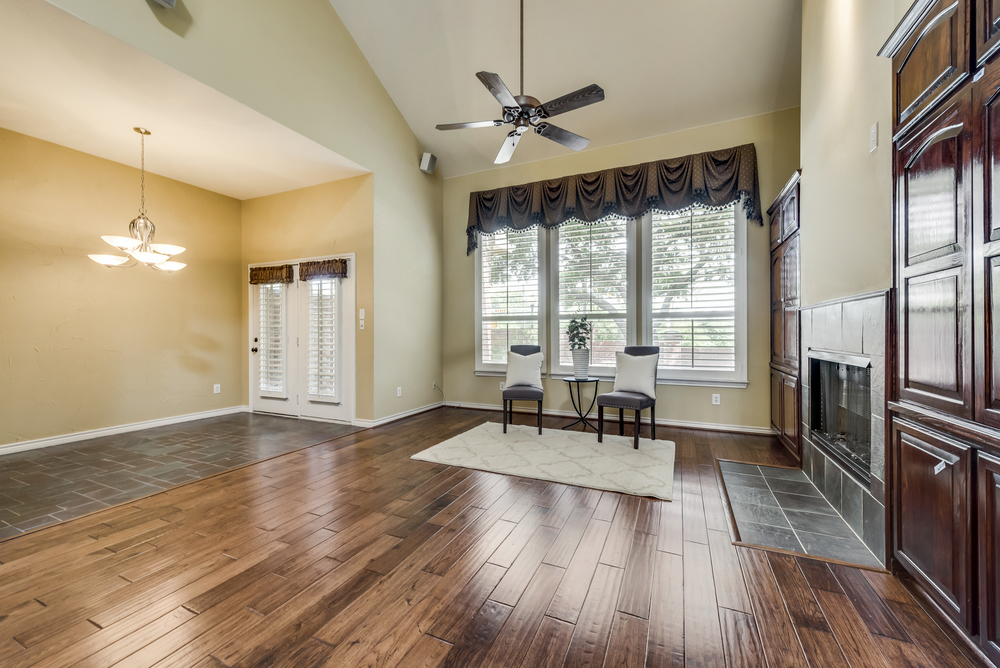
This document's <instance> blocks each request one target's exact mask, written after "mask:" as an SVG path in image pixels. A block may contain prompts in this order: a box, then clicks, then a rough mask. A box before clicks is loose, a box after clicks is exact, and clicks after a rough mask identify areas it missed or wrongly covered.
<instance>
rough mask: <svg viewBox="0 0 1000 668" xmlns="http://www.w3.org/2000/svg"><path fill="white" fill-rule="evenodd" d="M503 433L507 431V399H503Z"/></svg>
mask: <svg viewBox="0 0 1000 668" xmlns="http://www.w3.org/2000/svg"><path fill="white" fill-rule="evenodd" d="M503 433H505V434H506V433H507V400H506V399H504V400H503Z"/></svg>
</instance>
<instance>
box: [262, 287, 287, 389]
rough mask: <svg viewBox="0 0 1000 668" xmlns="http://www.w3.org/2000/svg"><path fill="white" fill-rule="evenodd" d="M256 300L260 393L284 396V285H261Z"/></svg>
mask: <svg viewBox="0 0 1000 668" xmlns="http://www.w3.org/2000/svg"><path fill="white" fill-rule="evenodd" d="M258 292H259V299H260V323H259V325H260V334H259V336H258V338H259V339H260V341H259V342H258V344H257V345H258V348H259V350H260V353H259V358H260V388H259V389H260V391H261V392H262V393H268V394H272V395H282V396H284V395H285V318H286V313H285V284H283V283H262V284H260V285H259V286H258Z"/></svg>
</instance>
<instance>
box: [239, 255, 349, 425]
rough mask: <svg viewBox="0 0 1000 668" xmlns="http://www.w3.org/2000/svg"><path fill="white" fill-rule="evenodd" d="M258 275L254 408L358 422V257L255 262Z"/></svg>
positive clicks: (253, 275) (253, 296) (253, 273)
mask: <svg viewBox="0 0 1000 668" xmlns="http://www.w3.org/2000/svg"><path fill="white" fill-rule="evenodd" d="M345 260H346V261H345ZM250 280H251V285H250V288H251V289H250V303H251V318H250V377H251V390H252V391H251V398H250V401H251V408H252V409H253V411H254V412H260V413H273V414H277V415H288V416H293V417H302V418H312V419H319V420H330V421H334V422H343V423H347V424H353V422H354V389H355V358H354V357H355V327H356V324H355V323H356V321H355V283H354V259H353V256H346V257H338V258H321V259H311V260H296V261H292V262H288V263H284V264H282V265H267V266H260V267H251V268H250Z"/></svg>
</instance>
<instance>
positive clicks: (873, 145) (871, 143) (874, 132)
mask: <svg viewBox="0 0 1000 668" xmlns="http://www.w3.org/2000/svg"><path fill="white" fill-rule="evenodd" d="M877 148H878V123H877V122H876V123H875V125H873V126H872V127H871V130H869V131H868V152H869V153H871V152H872V151H874V150H875V149H877Z"/></svg>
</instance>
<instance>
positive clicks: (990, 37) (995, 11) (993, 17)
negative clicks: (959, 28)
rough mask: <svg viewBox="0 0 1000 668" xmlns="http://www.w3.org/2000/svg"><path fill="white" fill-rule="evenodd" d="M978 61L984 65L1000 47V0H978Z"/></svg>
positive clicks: (975, 32)
mask: <svg viewBox="0 0 1000 668" xmlns="http://www.w3.org/2000/svg"><path fill="white" fill-rule="evenodd" d="M973 33H974V35H975V40H976V63H977V64H979V65H982V64H983V63H985V62H986V60H987V59H988V58H989V57H990V56H992V55H993V54H994V53H996V52H997V48H998V47H1000V1H998V0H976V26H975V30H974V31H973Z"/></svg>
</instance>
